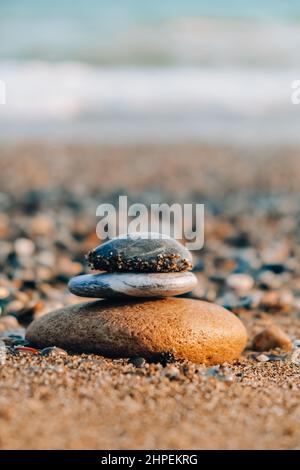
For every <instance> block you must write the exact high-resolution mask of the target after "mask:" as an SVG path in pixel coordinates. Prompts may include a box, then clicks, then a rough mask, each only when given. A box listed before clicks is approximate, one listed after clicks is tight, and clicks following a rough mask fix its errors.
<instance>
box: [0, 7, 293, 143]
mask: <svg viewBox="0 0 300 470" xmlns="http://www.w3.org/2000/svg"><path fill="white" fill-rule="evenodd" d="M299 23H300V3H299V1H297V0H289V1H288V2H286V1H283V0H261V1H258V0H254V1H252V2H241V1H235V0H215V1H214V2H210V1H207V0H204V1H197V0H186V1H182V0H165V1H163V2H162V1H160V0H153V1H151V2H141V1H139V0H111V1H108V0H77V1H76V2H74V1H72V0H51V1H50V0H44V1H43V2H40V1H37V0H22V1H20V0H1V3H0V79H1V80H3V81H5V82H6V88H7V104H6V105H5V106H3V105H2V106H0V138H1V139H2V140H4V139H13V140H16V139H19V140H20V139H21V140H22V139H28V138H36V137H42V138H43V139H53V138H56V139H58V138H59V139H64V140H66V139H67V140H71V141H72V142H74V140H88V141H91V139H92V140H93V141H97V142H98V141H101V142H103V141H104V142H112V141H113V142H116V141H118V142H125V141H126V142H131V143H132V142H137V141H138V142H140V141H142V142H145V141H152V140H153V139H155V140H159V141H164V142H165V141H168V142H169V141H172V142H173V141H176V142H178V141H197V142H199V141H201V142H205V143H211V142H212V143H214V144H216V143H226V144H234V143H237V144H241V143H242V144H246V145H250V144H257V143H267V144H274V143H275V144H276V145H279V144H291V143H292V144H294V143H299V140H300V133H299V132H298V130H299V125H300V111H299V108H298V107H297V106H292V105H291V92H292V91H291V83H292V82H293V81H294V80H296V79H297V78H299V66H300V56H299V50H300V28H299Z"/></svg>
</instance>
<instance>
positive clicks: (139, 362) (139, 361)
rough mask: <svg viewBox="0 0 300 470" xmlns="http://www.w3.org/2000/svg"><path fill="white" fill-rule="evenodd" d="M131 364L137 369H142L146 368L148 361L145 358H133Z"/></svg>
mask: <svg viewBox="0 0 300 470" xmlns="http://www.w3.org/2000/svg"><path fill="white" fill-rule="evenodd" d="M129 362H130V364H132V365H133V366H134V367H136V368H138V369H139V368H141V367H144V366H145V364H146V359H145V358H143V357H133V358H132V359H130V361H129Z"/></svg>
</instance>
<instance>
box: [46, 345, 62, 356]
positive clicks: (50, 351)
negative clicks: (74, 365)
mask: <svg viewBox="0 0 300 470" xmlns="http://www.w3.org/2000/svg"><path fill="white" fill-rule="evenodd" d="M40 355H41V356H67V355H68V353H67V352H66V351H65V350H64V349H61V348H57V347H56V346H50V347H48V348H44V349H42V350H41V351H40Z"/></svg>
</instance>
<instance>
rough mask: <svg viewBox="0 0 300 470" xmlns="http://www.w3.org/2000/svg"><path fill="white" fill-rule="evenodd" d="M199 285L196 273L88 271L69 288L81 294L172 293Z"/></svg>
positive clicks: (181, 291) (89, 295)
mask: <svg viewBox="0 0 300 470" xmlns="http://www.w3.org/2000/svg"><path fill="white" fill-rule="evenodd" d="M196 285H197V278H196V276H195V275H194V274H193V273H189V272H183V273H171V274H168V273H146V274H144V273H141V274H138V273H113V274H107V273H106V274H85V275H82V276H76V277H74V278H73V279H71V280H70V282H69V289H70V291H71V292H72V293H73V294H75V295H79V296H81V297H96V298H119V297H169V296H172V295H179V294H184V293H186V292H190V291H191V290H193V288H194V287H195V286H196Z"/></svg>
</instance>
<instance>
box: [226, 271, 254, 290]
mask: <svg viewBox="0 0 300 470" xmlns="http://www.w3.org/2000/svg"><path fill="white" fill-rule="evenodd" d="M226 282H227V285H228V287H230V288H231V289H234V290H237V291H244V292H245V291H249V290H251V289H252V287H253V286H254V280H253V278H252V277H251V276H249V275H248V274H239V273H234V274H230V276H228V278H227V280H226Z"/></svg>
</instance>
